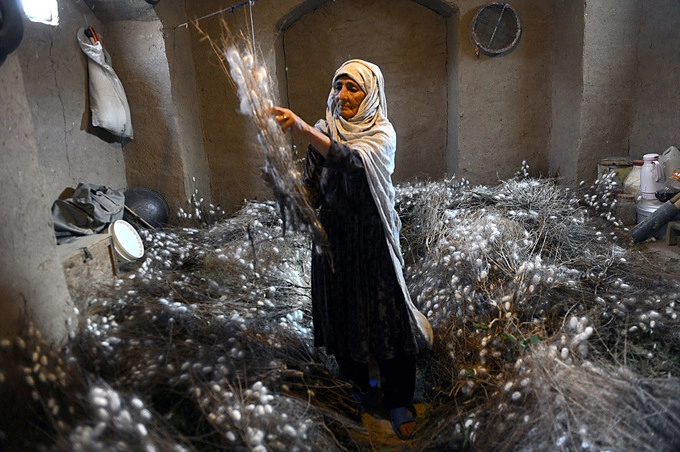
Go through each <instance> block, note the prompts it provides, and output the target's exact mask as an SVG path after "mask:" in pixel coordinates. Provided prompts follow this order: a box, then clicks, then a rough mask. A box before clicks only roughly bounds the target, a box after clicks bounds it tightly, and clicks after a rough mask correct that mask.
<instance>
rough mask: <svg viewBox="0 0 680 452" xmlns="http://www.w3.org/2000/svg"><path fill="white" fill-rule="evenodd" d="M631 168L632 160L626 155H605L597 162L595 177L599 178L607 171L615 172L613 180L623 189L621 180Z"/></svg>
mask: <svg viewBox="0 0 680 452" xmlns="http://www.w3.org/2000/svg"><path fill="white" fill-rule="evenodd" d="M632 169H633V161H632V160H631V159H629V158H628V157H607V158H604V159H602V160H600V163H598V164H597V178H598V179H600V178H602V176H604V175H605V174H607V173H610V172H614V173H615V175H616V176H615V181H616V183H617V184H618V185H619V187H621V188H622V190H623V181H625V180H626V177H628V174H630V171H631V170H632Z"/></svg>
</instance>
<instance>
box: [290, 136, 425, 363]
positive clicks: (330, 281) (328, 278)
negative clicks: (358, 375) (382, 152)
mask: <svg viewBox="0 0 680 452" xmlns="http://www.w3.org/2000/svg"><path fill="white" fill-rule="evenodd" d="M304 180H305V185H306V187H307V189H308V190H309V193H310V196H311V199H312V202H313V204H314V205H315V206H317V207H319V220H320V221H321V224H322V225H323V227H324V229H325V230H326V234H327V236H328V240H329V242H330V249H331V252H330V254H328V253H326V254H319V253H317V252H313V253H312V275H311V276H312V314H313V320H314V342H315V345H316V346H318V347H321V346H325V347H326V350H327V351H328V352H329V353H331V354H335V355H336V356H341V357H350V358H352V359H354V360H356V361H359V362H367V361H368V358H369V355H373V356H374V357H375V358H377V359H392V358H396V357H398V356H403V355H413V354H415V353H417V345H416V341H415V338H414V336H413V331H412V329H411V323H410V318H409V313H408V310H407V307H406V302H405V301H404V294H403V292H402V289H401V287H400V286H399V283H398V281H397V278H396V274H395V269H394V264H393V262H392V259H391V257H390V252H389V248H388V244H387V240H386V238H385V232H384V230H383V225H382V222H381V219H380V214H379V212H378V209H377V207H376V204H375V202H374V200H373V196H372V194H371V190H370V186H369V184H368V180H367V178H366V172H365V170H364V166H363V163H362V160H361V157H360V156H359V155H358V154H357V153H356V152H353V151H352V150H351V149H350V148H349V147H347V146H346V145H343V144H340V143H337V142H335V141H333V142H332V144H331V148H330V150H329V153H328V157H327V158H324V157H323V156H321V154H319V153H318V152H316V151H315V150H314V149H313V148H312V147H311V146H310V149H309V151H308V152H307V159H306V167H305V173H304ZM315 249H316V246H315Z"/></svg>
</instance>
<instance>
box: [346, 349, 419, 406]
mask: <svg viewBox="0 0 680 452" xmlns="http://www.w3.org/2000/svg"><path fill="white" fill-rule="evenodd" d="M336 361H337V362H338V366H339V367H340V372H342V374H343V375H344V376H345V378H347V379H348V380H350V381H352V382H353V383H355V384H356V385H357V386H359V388H360V389H361V391H362V392H367V391H368V390H369V387H370V384H369V374H368V363H360V362H358V361H354V360H353V359H351V358H349V357H337V356H336ZM378 366H379V368H380V387H381V389H382V393H383V408H384V409H385V410H387V411H389V410H391V409H393V408H400V407H407V408H410V407H411V405H412V404H413V394H414V392H415V389H416V357H415V356H401V357H398V358H393V359H379V360H378Z"/></svg>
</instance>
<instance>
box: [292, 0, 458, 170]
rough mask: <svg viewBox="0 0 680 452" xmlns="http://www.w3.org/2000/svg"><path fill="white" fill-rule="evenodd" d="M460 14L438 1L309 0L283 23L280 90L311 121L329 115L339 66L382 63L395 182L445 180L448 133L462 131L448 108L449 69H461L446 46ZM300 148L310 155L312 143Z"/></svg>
mask: <svg viewBox="0 0 680 452" xmlns="http://www.w3.org/2000/svg"><path fill="white" fill-rule="evenodd" d="M455 13H456V11H455V10H454V9H453V8H452V7H450V6H447V5H446V4H445V3H442V2H436V1H430V2H427V1H413V0H373V1H371V2H366V1H363V0H342V1H319V0H310V1H308V2H305V3H303V4H301V5H300V6H299V7H298V8H296V10H294V11H292V12H291V13H290V14H289V15H288V16H286V17H285V18H283V19H282V20H281V21H280V22H279V24H278V26H279V30H280V31H281V35H282V46H283V59H284V60H285V61H284V64H285V71H284V73H285V80H280V85H279V86H280V88H281V90H285V93H282V94H283V97H284V98H287V99H288V101H289V103H290V106H291V108H292V109H293V110H294V111H296V112H298V113H299V114H300V115H301V116H302V117H303V118H304V119H305V120H307V121H308V122H310V123H313V122H314V121H316V120H317V119H318V118H321V117H322V116H323V114H324V108H325V105H326V100H327V97H328V93H329V90H330V85H331V79H332V77H333V74H334V72H335V70H336V68H337V67H338V66H340V65H341V64H342V63H343V62H344V61H346V60H348V59H351V58H361V59H365V60H368V61H371V62H373V63H375V64H377V65H378V66H380V68H381V69H382V71H383V74H384V76H385V91H386V94H387V103H388V107H389V117H390V120H391V121H392V123H393V124H394V126H395V129H396V131H397V163H396V170H395V176H394V179H395V182H400V181H405V180H409V179H413V178H415V177H418V178H421V179H422V178H439V177H442V176H444V175H445V174H446V173H447V152H448V150H449V147H450V144H451V142H452V141H451V139H450V137H449V136H448V133H455V130H456V129H455V127H454V128H452V127H449V125H450V121H449V116H450V112H449V108H450V107H449V106H450V100H451V99H452V97H451V96H455V95H456V94H455V93H453V92H452V91H455V90H457V86H451V84H450V83H449V80H451V79H455V77H451V75H450V74H449V73H448V72H447V71H449V70H451V68H452V67H455V66H456V65H455V64H452V62H451V61H450V58H451V57H450V55H455V54H456V52H451V51H450V49H449V47H450V46H449V43H448V39H450V34H451V31H450V30H448V28H449V27H451V23H453V22H455V21H451V20H450V18H451V16H452V15H453V14H455ZM455 23H457V22H455ZM454 35H455V34H454ZM454 58H455V57H454ZM278 67H279V68H280V69H281V68H283V67H284V65H282V64H278ZM456 116H457V115H456ZM296 145H297V146H298V153H299V155H300V156H302V155H304V151H305V148H304V146H306V144H305V143H296ZM449 172H450V168H449Z"/></svg>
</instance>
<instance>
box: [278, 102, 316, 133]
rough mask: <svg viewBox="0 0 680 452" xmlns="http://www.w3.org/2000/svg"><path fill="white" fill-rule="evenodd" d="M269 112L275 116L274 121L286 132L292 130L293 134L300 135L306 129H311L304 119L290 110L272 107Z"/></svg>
mask: <svg viewBox="0 0 680 452" xmlns="http://www.w3.org/2000/svg"><path fill="white" fill-rule="evenodd" d="M269 111H270V113H271V114H272V115H274V119H276V122H277V123H278V124H279V126H280V127H281V130H283V131H284V132H285V131H287V130H288V129H291V130H293V132H298V133H299V132H302V131H304V130H305V128H306V127H309V125H308V124H307V123H306V122H305V121H304V120H303V119H302V118H300V117H299V116H298V115H296V114H295V113H293V111H292V110H289V109H288V108H283V107H272V108H271V109H270V110H269Z"/></svg>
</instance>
